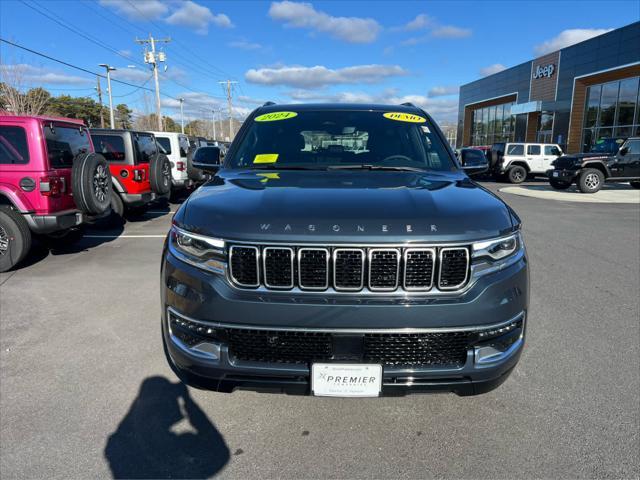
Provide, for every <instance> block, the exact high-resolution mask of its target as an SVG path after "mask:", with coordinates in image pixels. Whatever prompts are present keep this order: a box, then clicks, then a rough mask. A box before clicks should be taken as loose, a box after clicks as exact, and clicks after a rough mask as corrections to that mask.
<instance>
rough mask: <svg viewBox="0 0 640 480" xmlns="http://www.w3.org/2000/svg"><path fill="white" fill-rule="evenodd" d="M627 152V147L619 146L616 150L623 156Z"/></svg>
mask: <svg viewBox="0 0 640 480" xmlns="http://www.w3.org/2000/svg"><path fill="white" fill-rule="evenodd" d="M627 153H629V147H621V148H620V150H618V154H619V155H620V156H622V157H624V156H625V155H626V154H627Z"/></svg>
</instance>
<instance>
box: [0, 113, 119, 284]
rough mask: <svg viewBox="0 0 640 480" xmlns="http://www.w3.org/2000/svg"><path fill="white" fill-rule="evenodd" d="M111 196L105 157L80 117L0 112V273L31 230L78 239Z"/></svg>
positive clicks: (24, 247) (21, 251)
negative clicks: (6, 113)
mask: <svg viewBox="0 0 640 480" xmlns="http://www.w3.org/2000/svg"><path fill="white" fill-rule="evenodd" d="M110 197H111V182H110V181H109V170H108V166H107V162H106V160H105V159H104V158H103V157H102V156H101V155H97V154H95V153H94V151H93V146H92V144H91V138H90V136H89V131H88V130H87V128H86V127H85V126H84V124H83V123H82V122H81V121H79V120H71V119H68V118H54V117H29V116H8V115H2V116H0V272H6V271H7V270H9V269H11V268H13V267H14V266H15V265H16V264H17V263H18V262H20V261H21V260H22V259H23V258H24V257H25V255H26V254H27V253H28V252H29V249H30V247H31V240H32V235H33V234H36V235H38V236H39V237H40V238H42V239H44V240H45V241H47V242H49V243H53V244H54V245H56V246H57V245H59V244H67V243H71V242H73V241H75V240H78V239H79V238H80V237H81V236H82V230H81V229H80V228H79V227H80V226H81V225H82V224H83V223H84V222H85V221H87V220H88V219H90V218H94V217H99V216H101V215H104V214H105V213H108V210H109V199H110Z"/></svg>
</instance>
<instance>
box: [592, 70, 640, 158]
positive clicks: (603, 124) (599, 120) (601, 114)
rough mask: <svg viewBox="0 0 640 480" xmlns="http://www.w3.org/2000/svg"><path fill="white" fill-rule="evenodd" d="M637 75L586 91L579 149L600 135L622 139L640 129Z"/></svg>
mask: <svg viewBox="0 0 640 480" xmlns="http://www.w3.org/2000/svg"><path fill="white" fill-rule="evenodd" d="M639 89H640V77H632V78H626V79H624V80H619V81H615V82H609V83H605V84H601V85H592V86H590V87H588V90H587V100H586V105H585V116H584V124H583V131H582V151H584V152H588V151H590V150H591V148H592V146H593V145H594V144H595V143H596V142H597V141H598V140H601V139H604V138H626V137H629V136H634V135H638V133H639V131H640V125H639V124H640V106H639V105H638V102H639V100H640V98H639V95H640V90H639Z"/></svg>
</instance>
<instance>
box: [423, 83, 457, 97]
mask: <svg viewBox="0 0 640 480" xmlns="http://www.w3.org/2000/svg"><path fill="white" fill-rule="evenodd" d="M459 90H460V89H459V88H458V87H456V86H454V85H450V86H438V87H433V88H432V89H431V90H429V91H428V92H427V96H428V97H445V96H447V95H457V94H458V91H459Z"/></svg>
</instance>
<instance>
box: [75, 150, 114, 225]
mask: <svg viewBox="0 0 640 480" xmlns="http://www.w3.org/2000/svg"><path fill="white" fill-rule="evenodd" d="M71 185H72V188H73V198H74V200H75V202H76V205H77V207H78V208H79V209H80V210H81V211H83V212H84V213H86V214H88V215H100V214H101V213H104V212H105V211H106V210H107V209H108V208H109V202H110V198H111V173H110V172H109V164H108V163H107V160H106V159H105V158H104V157H103V156H102V155H100V154H98V153H83V154H80V155H78V156H77V157H76V158H75V159H74V160H73V171H72V172H71Z"/></svg>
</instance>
